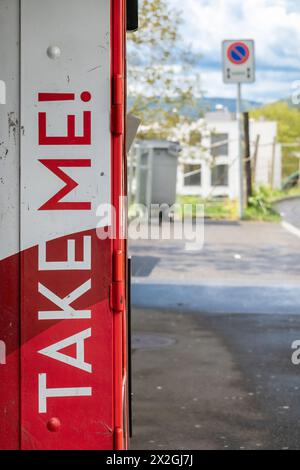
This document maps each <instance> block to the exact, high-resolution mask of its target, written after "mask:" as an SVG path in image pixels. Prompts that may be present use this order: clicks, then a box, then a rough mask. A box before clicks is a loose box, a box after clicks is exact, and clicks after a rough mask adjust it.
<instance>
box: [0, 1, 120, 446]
mask: <svg viewBox="0 0 300 470" xmlns="http://www.w3.org/2000/svg"><path fill="white" fill-rule="evenodd" d="M125 30H126V1H125V0H0V64H1V66H0V84H1V86H0V92H1V97H0V260H1V261H0V279H1V282H0V448H1V449H124V448H126V447H127V441H128V438H127V436H128V424H127V423H128V419H127V409H128V387H127V343H126V338H127V331H126V324H127V321H126V302H127V299H126V283H127V281H126V261H127V259H126V240H125V237H124V236H122V230H121V226H122V224H124V220H125V216H124V214H125V211H124V207H122V204H123V202H122V201H123V199H122V196H124V195H125V193H126V191H125V180H126V175H125V150H124V148H125V147H124V146H125V138H124V135H125ZM110 204H111V205H112V206H113V207H114V208H115V216H114V215H113V211H110V210H109V205H110ZM105 208H106V210H105ZM105 212H106V215H105V216H104V214H105ZM105 232H106V235H105ZM108 233H114V236H113V237H112V236H110V237H109V236H107V234H108Z"/></svg>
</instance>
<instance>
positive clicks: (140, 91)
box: [127, 0, 201, 138]
mask: <svg viewBox="0 0 300 470" xmlns="http://www.w3.org/2000/svg"><path fill="white" fill-rule="evenodd" d="M181 18H182V15H181V13H180V12H179V11H178V10H176V9H174V8H172V7H171V6H170V5H169V2H168V0H142V1H141V5H140V13H139V23H140V26H139V30H138V31H137V32H135V33H129V34H128V45H127V49H128V61H127V62H128V94H129V100H128V101H129V103H128V104H129V109H130V111H131V112H132V113H133V114H135V115H137V116H138V117H140V118H141V119H142V123H143V124H144V125H145V127H144V128H143V130H142V131H141V132H140V137H144V138H168V135H169V133H170V130H171V129H172V128H174V126H175V127H176V126H177V125H178V124H179V123H180V122H181V121H182V120H183V117H182V110H183V108H184V107H185V106H189V105H191V104H192V103H193V97H194V96H195V95H198V96H199V95H200V93H201V86H200V77H199V74H197V73H194V74H193V75H192V74H191V73H190V69H191V67H192V66H193V65H195V63H196V62H197V61H199V58H200V56H199V54H195V53H194V52H192V48H191V47H189V45H186V44H185V43H184V41H183V38H182V34H181V32H180V27H181V25H182V19H181ZM184 120H187V118H185V119H184ZM157 123H158V124H159V125H158V126H157V125H155V124H157Z"/></svg>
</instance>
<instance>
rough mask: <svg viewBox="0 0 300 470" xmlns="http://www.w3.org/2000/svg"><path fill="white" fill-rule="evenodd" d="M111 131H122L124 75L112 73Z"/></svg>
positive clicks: (114, 132) (121, 132)
mask: <svg viewBox="0 0 300 470" xmlns="http://www.w3.org/2000/svg"><path fill="white" fill-rule="evenodd" d="M111 132H112V133H113V134H116V135H121V134H123V133H124V77H122V75H114V76H113V79H112V107H111Z"/></svg>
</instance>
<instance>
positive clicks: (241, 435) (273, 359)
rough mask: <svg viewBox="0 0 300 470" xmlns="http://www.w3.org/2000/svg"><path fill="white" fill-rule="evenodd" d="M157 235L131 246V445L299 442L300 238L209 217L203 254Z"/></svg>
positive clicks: (282, 445) (277, 445) (275, 445)
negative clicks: (296, 350)
mask: <svg viewBox="0 0 300 470" xmlns="http://www.w3.org/2000/svg"><path fill="white" fill-rule="evenodd" d="M291 212H292V213H293V214H294V210H291ZM294 217H295V216H294ZM162 244H163V245H162ZM162 244H161V243H158V242H151V241H143V242H142V241H141V242H135V243H134V244H132V245H131V253H132V254H133V256H136V260H135V268H134V273H135V278H134V284H133V301H134V304H135V307H134V312H133V326H134V354H133V365H134V410H135V412H134V425H135V437H134V439H133V441H132V448H133V449H158V450H161V449H300V366H295V365H293V364H292V361H291V356H292V343H293V342H294V341H295V340H300V299H299V297H300V296H299V286H300V268H299V266H300V263H299V261H300V259H299V253H300V239H299V238H298V237H297V236H295V235H293V234H291V233H289V232H288V231H287V230H285V229H284V227H282V226H281V224H256V223H254V224H253V223H248V224H247V223H243V224H221V225H219V224H218V225H214V224H210V225H208V226H207V227H206V230H205V245H204V248H203V250H202V251H201V252H199V253H187V252H185V251H184V248H183V246H181V245H180V243H179V242H178V243H177V244H176V243H175V244H174V243H171V242H162Z"/></svg>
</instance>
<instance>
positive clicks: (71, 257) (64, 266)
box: [39, 237, 92, 271]
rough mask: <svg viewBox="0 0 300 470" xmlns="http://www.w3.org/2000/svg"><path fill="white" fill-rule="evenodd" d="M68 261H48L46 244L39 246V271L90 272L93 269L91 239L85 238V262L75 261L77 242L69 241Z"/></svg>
mask: <svg viewBox="0 0 300 470" xmlns="http://www.w3.org/2000/svg"><path fill="white" fill-rule="evenodd" d="M67 252H68V254H67V261H47V258H46V243H40V245H39V270H40V271H64V270H68V269H70V270H88V269H91V264H92V255H91V237H83V260H82V261H76V260H75V240H68V250H67Z"/></svg>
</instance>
